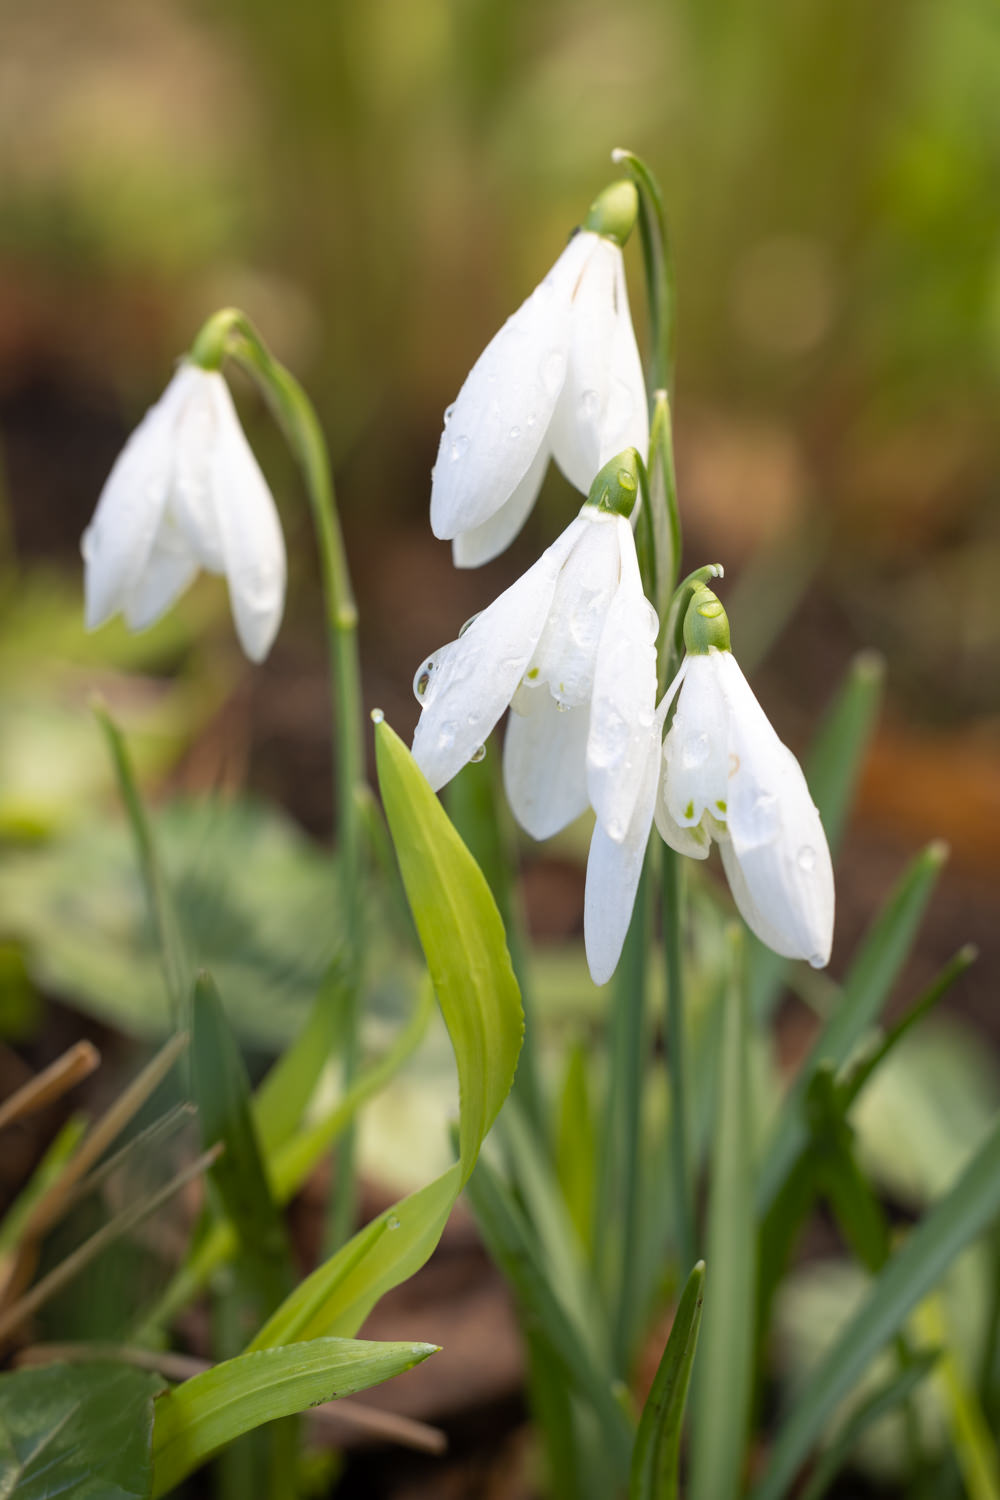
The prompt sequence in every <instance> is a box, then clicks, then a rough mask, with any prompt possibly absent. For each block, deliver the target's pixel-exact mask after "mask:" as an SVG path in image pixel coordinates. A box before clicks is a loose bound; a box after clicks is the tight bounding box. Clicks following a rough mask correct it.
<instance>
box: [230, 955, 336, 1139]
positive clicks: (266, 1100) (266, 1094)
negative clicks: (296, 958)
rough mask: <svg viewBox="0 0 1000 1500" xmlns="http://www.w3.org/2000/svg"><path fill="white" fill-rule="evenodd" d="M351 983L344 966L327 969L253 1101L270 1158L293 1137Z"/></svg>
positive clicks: (325, 1059) (332, 1040)
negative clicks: (294, 1033) (301, 1021)
mask: <svg viewBox="0 0 1000 1500" xmlns="http://www.w3.org/2000/svg"><path fill="white" fill-rule="evenodd" d="M350 988H351V979H350V974H349V972H348V969H347V966H346V965H345V964H344V963H343V962H342V961H338V960H337V959H335V960H334V962H333V963H332V964H331V966H330V969H329V971H328V972H327V974H326V976H325V977H324V980H323V983H322V984H321V985H320V988H319V990H318V992H317V994H316V998H315V1000H314V1001H313V1004H312V1009H311V1010H310V1012H309V1015H308V1017H307V1018H306V1023H305V1025H304V1026H303V1027H302V1030H301V1031H300V1032H299V1034H298V1036H297V1037H296V1038H295V1041H294V1042H293V1043H292V1045H291V1046H290V1047H286V1048H285V1050H284V1052H283V1053H282V1054H281V1056H280V1057H279V1058H278V1060H277V1062H276V1063H275V1064H274V1066H273V1067H272V1068H271V1069H270V1071H269V1072H268V1074H267V1075H266V1077H265V1078H264V1081H263V1082H262V1083H261V1085H260V1087H259V1088H258V1090H257V1092H256V1094H255V1095H254V1101H253V1112H254V1120H255V1121H256V1125H257V1131H258V1133H259V1136H260V1143H261V1147H262V1149H263V1150H264V1152H265V1153H266V1154H267V1155H268V1156H270V1155H271V1153H272V1152H273V1151H274V1150H275V1149H276V1148H277V1147H279V1146H283V1145H284V1144H285V1142H286V1141H287V1140H289V1139H290V1137H291V1136H292V1135H294V1133H295V1129H296V1127H297V1125H298V1124H299V1122H300V1120H301V1119H302V1116H303V1114H304V1113H305V1111H306V1108H307V1107H308V1105H309V1101H310V1100H311V1098H312V1096H313V1093H314V1091H315V1089H316V1085H317V1083H318V1082H319V1079H320V1075H321V1074H322V1072H323V1069H324V1068H325V1067H326V1064H327V1063H328V1062H329V1060H330V1058H331V1057H332V1055H333V1053H334V1051H335V1049H336V1047H337V1042H338V1040H339V1038H340V1036H341V1035H342V1033H343V1026H344V1016H345V1013H346V1010H347V1005H348V1003H349V997H350Z"/></svg>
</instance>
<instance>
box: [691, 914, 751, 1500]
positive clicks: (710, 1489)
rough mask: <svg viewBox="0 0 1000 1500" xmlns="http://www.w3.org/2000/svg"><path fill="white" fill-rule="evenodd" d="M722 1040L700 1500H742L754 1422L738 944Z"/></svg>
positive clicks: (696, 1434)
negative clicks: (750, 1428)
mask: <svg viewBox="0 0 1000 1500" xmlns="http://www.w3.org/2000/svg"><path fill="white" fill-rule="evenodd" d="M733 948H734V950H735V951H734V954H733V979H732V984H731V989H730V994H729V995H728V997H727V1003H726V1005H725V1008H724V1011H723V1018H722V1033H721V1037H720V1051H721V1058H720V1068H719V1090H718V1117H717V1123H716V1134H715V1145H714V1150H713V1154H712V1170H711V1193H710V1197H709V1204H708V1227H707V1232H706V1248H707V1255H706V1259H707V1260H708V1263H709V1264H710V1265H711V1267H712V1295H711V1297H710V1299H709V1305H708V1309H707V1311H706V1314H705V1326H704V1330H703V1333H702V1339H701V1357H700V1359H699V1361H698V1368H697V1370H696V1372H695V1390H694V1430H693V1434H692V1444H691V1485H690V1489H691V1496H692V1500H734V1497H735V1496H736V1495H737V1494H738V1493H739V1489H740V1481H741V1478H742V1473H743V1461H744V1452H745V1449H746V1440H747V1430H748V1426H749V1420H750V1393H751V1387H752V1376H753V1370H752V1365H753V1330H754V1311H755V1306H754V1304H755V1290H756V1287H755V1274H756V1268H755V1264H754V1258H755V1256H754V1252H755V1246H756V1239H757V1236H756V1225H755V1223H754V1184H753V1128H752V1119H751V1099H750V1055H749V1040H750V1039H749V1034H748V1032H749V1028H748V1018H747V1009H748V1006H747V997H746V988H745V984H744V982H743V974H742V963H741V957H742V954H741V948H742V944H741V943H740V942H739V940H738V936H737V935H734V942H733Z"/></svg>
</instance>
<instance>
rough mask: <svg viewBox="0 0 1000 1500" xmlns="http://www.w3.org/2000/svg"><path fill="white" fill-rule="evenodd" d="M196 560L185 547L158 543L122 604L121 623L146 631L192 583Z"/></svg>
mask: <svg viewBox="0 0 1000 1500" xmlns="http://www.w3.org/2000/svg"><path fill="white" fill-rule="evenodd" d="M197 572H198V559H197V558H196V557H193V556H192V555H191V553H190V552H189V551H188V550H187V548H181V549H177V548H169V547H164V546H163V545H161V543H160V542H159V541H158V542H157V543H156V545H155V546H154V547H153V550H152V552H151V553H150V555H149V560H148V562H147V563H146V566H145V568H144V569H143V573H142V577H141V578H140V579H139V581H138V583H137V584H136V585H135V587H134V588H133V590H132V592H131V593H130V594H129V595H127V597H126V599H125V601H124V614H125V623H126V625H127V626H128V628H129V629H130V630H146V629H148V628H149V626H150V625H153V624H155V623H156V621H157V620H158V619H159V618H160V616H161V615H165V614H166V612H167V610H168V609H169V608H170V606H171V605H172V604H173V603H174V602H175V600H177V599H179V598H180V596H181V594H183V593H184V590H185V589H187V588H189V587H190V585H191V584H192V583H193V582H194V578H195V575H196V573H197Z"/></svg>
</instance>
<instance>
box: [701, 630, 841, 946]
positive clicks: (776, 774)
mask: <svg viewBox="0 0 1000 1500" xmlns="http://www.w3.org/2000/svg"><path fill="white" fill-rule="evenodd" d="M720 656H721V660H722V663H723V666H722V671H723V679H722V680H723V686H724V690H725V694H726V699H727V703H728V709H729V715H730V732H729V746H730V755H731V761H732V765H731V772H730V776H729V796H728V812H727V817H726V821H727V824H728V828H729V836H730V839H731V841H732V857H733V859H735V860H736V861H738V863H739V868H740V872H741V874H742V877H743V881H744V882H745V885H746V891H747V895H748V897H749V900H750V902H752V906H753V909H754V911H755V912H757V913H758V914H759V917H760V927H761V929H762V930H761V931H760V933H759V935H760V936H761V937H762V938H763V941H765V942H767V943H768V944H769V945H770V946H771V947H773V948H775V949H776V951H777V952H779V953H783V954H785V955H786V956H787V957H792V958H804V959H807V960H808V961H809V963H811V964H813V965H814V966H815V967H822V966H823V965H824V964H826V963H827V962H828V960H829V957H830V947H831V944H832V941H833V915H834V890H833V868H832V865H831V861H830V850H829V847H828V845H827V841H826V835H825V833H824V831H823V825H822V823H821V822H820V817H819V813H818V812H817V810H816V807H815V805H814V804H813V800H812V797H811V796H810V794H809V788H808V786H807V785H806V779H805V777H804V775H803V774H802V768H801V767H800V765H799V763H798V761H797V760H796V759H795V756H794V755H793V754H792V752H791V751H790V750H789V749H788V748H787V746H785V745H783V744H782V743H781V741H780V740H779V738H778V736H777V734H776V733H775V731H774V729H773V728H772V726H771V724H770V722H769V720H768V718H767V716H766V714H765V713H764V711H763V709H762V708H761V707H760V704H759V703H758V702H757V699H756V698H755V697H754V695H753V692H752V691H751V688H750V685H749V683H748V682H747V680H746V678H745V677H744V676H743V673H742V672H741V671H740V668H739V666H738V664H737V662H736V659H735V657H733V656H732V655H731V653H729V652H723V653H720ZM728 868H729V862H728V860H727V869H728ZM733 894H734V897H736V890H735V888H734V891H733ZM737 899H738V898H737ZM741 909H742V908H741ZM747 920H748V922H749V920H750V919H749V917H748V918H747ZM750 925H753V924H752V923H751V924H750ZM755 930H756V929H755ZM765 932H766V933H768V934H770V935H769V936H765V935H764V934H765Z"/></svg>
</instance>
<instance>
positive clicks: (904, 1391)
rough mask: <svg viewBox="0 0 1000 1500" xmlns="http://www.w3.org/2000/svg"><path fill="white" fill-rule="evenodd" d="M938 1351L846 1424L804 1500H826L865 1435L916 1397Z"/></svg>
mask: <svg viewBox="0 0 1000 1500" xmlns="http://www.w3.org/2000/svg"><path fill="white" fill-rule="evenodd" d="M937 1357H938V1356H937V1351H936V1350H931V1351H930V1352H928V1353H921V1354H918V1355H915V1356H914V1358H913V1362H912V1363H911V1364H908V1365H907V1366H906V1368H905V1369H903V1370H900V1371H899V1372H898V1373H897V1374H895V1375H894V1376H893V1377H892V1378H891V1379H890V1380H888V1381H886V1382H885V1384H884V1385H881V1386H880V1387H879V1389H878V1390H877V1391H875V1393H874V1394H873V1395H872V1396H870V1397H869V1398H868V1400H867V1401H866V1402H865V1403H864V1405H863V1406H860V1407H859V1408H858V1410H857V1411H856V1412H854V1413H853V1414H852V1415H851V1417H850V1418H849V1419H848V1420H847V1421H846V1422H845V1423H844V1425H843V1427H842V1428H841V1429H840V1431H839V1432H838V1433H837V1436H836V1437H835V1438H834V1440H833V1442H832V1443H831V1444H830V1446H829V1448H827V1449H825V1450H824V1452H823V1453H822V1454H821V1456H820V1458H819V1460H818V1462H817V1464H816V1467H815V1469H814V1470H813V1472H812V1474H811V1475H810V1476H809V1482H808V1484H807V1485H806V1487H805V1489H804V1490H803V1491H802V1496H801V1500H822V1496H823V1495H825V1494H826V1492H827V1490H828V1489H829V1488H830V1485H831V1484H832V1483H833V1481H834V1479H836V1477H837V1475H838V1474H839V1473H840V1470H841V1469H842V1468H843V1466H844V1464H845V1463H846V1462H847V1460H848V1459H849V1458H850V1456H851V1454H852V1453H853V1451H854V1449H855V1448H856V1447H857V1445H858V1443H859V1442H860V1441H861V1438H862V1437H863V1436H864V1434H865V1431H866V1430H867V1428H869V1427H870V1426H871V1425H872V1423H873V1422H877V1421H879V1420H880V1418H882V1417H884V1416H885V1415H886V1414H887V1413H888V1412H891V1411H895V1409H896V1407H897V1406H902V1405H903V1403H904V1402H905V1401H908V1400H909V1398H910V1397H911V1396H912V1395H913V1392H914V1391H915V1390H916V1388H917V1386H918V1385H919V1384H920V1382H921V1381H922V1380H923V1379H925V1377H926V1376H927V1375H928V1374H929V1372H930V1371H931V1369H933V1367H934V1362H935V1360H936V1359H937Z"/></svg>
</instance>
